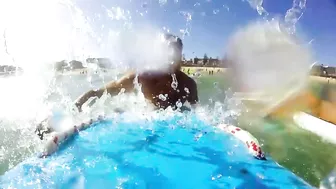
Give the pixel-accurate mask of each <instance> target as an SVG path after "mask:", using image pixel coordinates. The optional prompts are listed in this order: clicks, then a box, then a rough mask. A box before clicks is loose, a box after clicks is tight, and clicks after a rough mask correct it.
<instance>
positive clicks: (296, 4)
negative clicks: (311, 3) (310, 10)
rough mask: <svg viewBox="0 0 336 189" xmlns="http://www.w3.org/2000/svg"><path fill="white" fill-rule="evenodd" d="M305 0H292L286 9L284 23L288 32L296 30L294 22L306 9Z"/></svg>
mask: <svg viewBox="0 0 336 189" xmlns="http://www.w3.org/2000/svg"><path fill="white" fill-rule="evenodd" d="M306 3H307V0H294V1H293V6H292V8H290V9H289V10H287V12H286V15H285V23H286V27H287V30H288V32H289V33H292V34H293V33H295V32H296V24H297V23H298V21H299V20H300V18H301V17H302V15H303V13H304V11H305V9H306Z"/></svg>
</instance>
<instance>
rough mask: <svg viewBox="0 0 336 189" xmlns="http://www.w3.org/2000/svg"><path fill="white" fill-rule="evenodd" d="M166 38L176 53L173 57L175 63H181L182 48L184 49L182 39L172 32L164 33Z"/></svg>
mask: <svg viewBox="0 0 336 189" xmlns="http://www.w3.org/2000/svg"><path fill="white" fill-rule="evenodd" d="M163 37H164V40H165V41H166V42H167V43H168V46H169V47H170V48H172V49H173V51H174V55H173V57H172V60H173V61H174V63H178V64H179V63H180V61H181V60H182V50H183V43H182V40H181V39H180V38H179V37H177V36H175V35H173V34H170V33H165V34H164V35H163Z"/></svg>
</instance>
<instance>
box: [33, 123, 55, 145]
mask: <svg viewBox="0 0 336 189" xmlns="http://www.w3.org/2000/svg"><path fill="white" fill-rule="evenodd" d="M52 131H53V129H52V128H51V127H50V125H49V117H48V118H46V119H44V120H42V121H41V122H40V123H39V124H38V125H37V126H36V129H35V134H36V135H37V136H38V137H39V138H40V139H41V140H43V139H44V135H45V134H48V133H51V132H52Z"/></svg>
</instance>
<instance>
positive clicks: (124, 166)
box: [90, 134, 305, 189]
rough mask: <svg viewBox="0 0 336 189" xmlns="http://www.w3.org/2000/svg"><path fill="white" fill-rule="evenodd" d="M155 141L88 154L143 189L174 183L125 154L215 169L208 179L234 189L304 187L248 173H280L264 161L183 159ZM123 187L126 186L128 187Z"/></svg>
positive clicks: (207, 153) (219, 156)
mask: <svg viewBox="0 0 336 189" xmlns="http://www.w3.org/2000/svg"><path fill="white" fill-rule="evenodd" d="M159 139H160V136H159V135H157V134H153V135H150V136H147V137H146V138H145V139H143V140H137V141H134V142H129V143H126V145H129V146H131V148H129V149H124V150H119V151H116V152H107V151H105V152H101V151H91V152H90V153H92V154H103V156H104V157H107V158H111V159H113V161H115V162H116V163H117V164H118V168H119V170H121V171H123V172H125V173H127V174H129V175H137V176H138V177H139V178H141V180H142V181H143V182H144V183H146V188H171V187H172V186H174V183H171V181H170V179H169V178H168V177H166V176H164V174H163V173H161V172H160V171H159V169H157V168H147V167H143V166H140V165H137V164H134V163H132V162H130V161H127V160H125V159H126V158H125V157H124V156H125V155H126V154H127V153H134V152H136V151H146V152H147V153H152V154H156V155H160V156H164V157H166V158H169V159H179V160H182V161H194V162H198V163H202V164H209V165H213V166H215V167H216V168H215V170H214V171H213V173H212V175H221V178H236V179H239V180H240V182H241V183H240V184H239V185H238V186H237V187H236V188H277V187H272V185H277V186H279V185H280V186H281V187H282V188H289V187H292V186H293V184H295V185H296V186H300V185H302V186H303V187H304V186H305V185H304V184H303V183H300V182H299V181H298V180H296V179H295V178H293V177H290V176H289V178H288V179H287V180H290V181H292V183H288V182H283V183H281V182H279V180H277V181H275V180H272V179H267V178H260V177H258V175H256V174H255V173H252V172H250V171H249V169H250V168H252V167H255V166H259V167H260V168H262V169H263V170H264V171H271V170H274V169H282V168H281V167H278V166H277V165H276V164H270V163H268V162H267V161H266V162H264V163H259V164H258V165H256V164H250V163H247V162H240V161H232V160H229V159H228V158H226V157H224V156H223V151H217V150H214V149H212V148H210V147H192V149H193V151H194V152H195V153H196V154H200V155H201V156H202V157H197V156H194V155H190V156H186V155H182V154H176V153H175V154H173V153H171V151H170V150H169V149H168V148H165V147H162V146H161V145H159V144H157V143H158V142H159ZM168 143H171V144H177V145H182V146H189V144H186V143H179V142H176V141H174V142H168ZM91 150H92V149H91ZM163 150H164V151H168V153H166V152H162V151H163ZM125 184H127V185H129V184H130V183H125ZM209 185H211V188H214V189H215V188H223V186H224V187H232V185H230V181H228V180H227V179H216V181H214V182H212V183H210V181H209ZM126 188H127V187H126Z"/></svg>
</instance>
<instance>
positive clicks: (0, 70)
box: [0, 65, 23, 75]
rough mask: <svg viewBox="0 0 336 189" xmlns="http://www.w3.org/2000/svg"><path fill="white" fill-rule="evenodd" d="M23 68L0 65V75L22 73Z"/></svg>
mask: <svg viewBox="0 0 336 189" xmlns="http://www.w3.org/2000/svg"><path fill="white" fill-rule="evenodd" d="M21 72H23V69H22V68H21V67H18V66H13V65H0V75H11V74H15V73H21Z"/></svg>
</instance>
